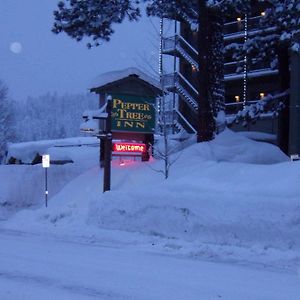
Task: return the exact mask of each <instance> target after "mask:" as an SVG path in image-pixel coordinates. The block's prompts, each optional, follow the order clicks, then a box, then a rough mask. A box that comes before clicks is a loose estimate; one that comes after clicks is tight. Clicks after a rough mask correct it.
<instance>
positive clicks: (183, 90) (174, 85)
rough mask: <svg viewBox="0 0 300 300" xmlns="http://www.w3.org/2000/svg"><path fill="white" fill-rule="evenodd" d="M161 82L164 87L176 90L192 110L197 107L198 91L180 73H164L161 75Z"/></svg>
mask: <svg viewBox="0 0 300 300" xmlns="http://www.w3.org/2000/svg"><path fill="white" fill-rule="evenodd" d="M162 84H163V86H164V88H165V89H167V90H169V91H172V92H178V93H179V94H180V95H181V96H182V98H183V99H184V100H185V101H186V103H187V104H188V105H189V106H190V107H191V108H192V109H193V110H197V109H198V104H197V98H198V92H197V90H196V89H195V88H194V87H193V86H192V85H191V84H190V83H189V82H188V80H186V79H185V78H184V76H182V75H181V74H180V73H171V74H166V75H164V76H163V77H162Z"/></svg>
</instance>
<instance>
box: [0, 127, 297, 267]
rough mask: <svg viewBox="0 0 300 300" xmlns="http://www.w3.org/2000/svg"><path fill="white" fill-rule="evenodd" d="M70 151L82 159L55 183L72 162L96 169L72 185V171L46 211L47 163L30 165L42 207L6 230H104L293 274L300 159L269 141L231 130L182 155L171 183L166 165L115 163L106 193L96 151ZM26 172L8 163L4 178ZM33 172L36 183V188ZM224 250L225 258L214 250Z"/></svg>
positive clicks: (15, 220)
mask: <svg viewBox="0 0 300 300" xmlns="http://www.w3.org/2000/svg"><path fill="white" fill-rule="evenodd" d="M65 151H66V150H65ZM72 151H78V152H81V155H77V161H76V163H75V164H74V165H72V164H70V165H65V166H56V167H53V166H51V167H50V170H49V176H50V178H51V176H53V177H55V180H58V181H59V180H60V178H61V177H64V176H66V173H67V172H71V174H73V176H74V175H75V174H74V171H73V168H74V167H75V166H77V168H78V171H79V170H82V172H83V171H84V170H86V169H87V167H91V165H92V163H87V161H90V162H94V164H93V167H92V168H90V169H89V170H88V171H86V172H83V173H82V174H81V175H80V176H78V177H76V178H75V179H73V180H71V179H72V178H71V177H72V176H71V175H69V178H70V180H71V181H69V183H68V184H67V185H66V186H65V187H64V188H63V189H62V190H61V191H60V192H59V193H57V194H56V195H55V196H53V197H52V198H51V199H50V202H49V207H48V208H45V207H43V196H42V186H43V185H42V184H43V182H42V181H41V178H40V177H41V176H42V171H41V170H40V169H41V167H40V166H39V167H37V166H35V167H32V166H30V167H29V166H28V167H25V168H27V172H28V173H31V175H30V176H32V177H31V179H32V185H31V187H30V183H29V182H28V187H27V188H28V189H31V191H32V195H33V198H32V200H33V202H34V204H36V202H37V201H36V199H37V196H36V190H39V192H40V208H39V209H35V210H28V209H27V210H23V211H21V212H20V213H18V214H17V215H15V217H14V218H11V219H10V220H9V221H8V222H6V226H7V227H8V228H15V229H19V228H22V229H23V230H31V231H43V232H45V231H49V232H53V231H55V232H57V231H59V232H60V233H64V234H70V233H73V234H74V233H76V234H79V235H92V236H94V237H95V238H97V236H98V235H99V234H100V235H101V231H99V230H100V229H101V230H108V229H109V230H111V229H113V230H122V231H127V232H131V233H133V232H135V233H138V234H143V235H145V237H146V240H152V239H158V240H159V241H160V242H157V241H156V242H157V243H158V244H160V245H161V246H162V245H163V246H162V247H164V248H165V247H167V248H168V247H169V248H170V249H177V251H178V252H179V253H182V254H188V255H195V256H197V255H200V256H205V257H209V256H211V255H212V256H214V255H221V259H222V257H223V256H225V257H227V259H228V257H229V258H234V257H235V259H241V260H242V259H244V258H245V257H247V259H248V260H253V261H258V262H260V263H267V264H269V265H272V264H274V261H273V260H276V263H275V265H276V266H278V267H282V266H286V265H287V266H288V267H291V268H293V266H294V263H295V261H297V260H298V259H299V256H298V255H297V251H299V250H300V199H299V194H300V185H299V180H300V163H299V162H290V161H289V160H288V158H287V157H286V156H285V155H284V154H282V153H281V152H280V150H279V149H278V148H277V147H275V146H273V145H271V144H267V143H258V142H255V141H252V140H249V139H247V138H245V137H242V136H241V135H238V134H235V133H232V132H231V131H229V130H226V131H225V132H224V133H222V134H221V135H219V136H218V137H217V138H216V139H215V140H214V141H213V142H210V143H203V144H195V145H192V146H190V147H189V148H186V149H185V150H184V151H182V153H178V154H175V155H179V157H178V160H177V161H176V163H175V164H174V165H173V166H172V167H171V172H170V178H169V179H168V180H164V179H163V176H162V174H161V173H159V172H156V171H155V170H157V171H159V170H161V169H162V162H161V161H157V160H152V161H151V162H149V163H141V162H131V163H127V164H126V165H125V166H120V165H119V164H118V161H113V168H112V190H111V191H110V192H107V193H105V194H103V193H102V171H99V169H98V166H97V150H96V149H93V151H92V152H91V151H90V149H89V148H88V147H87V148H84V147H83V148H81V147H78V149H76V150H74V149H72ZM23 168H24V166H1V169H0V170H1V172H2V175H1V176H2V177H5V174H6V175H8V174H9V173H6V172H9V171H10V170H12V169H14V170H18V171H19V170H22V169H23ZM36 168H39V172H36V170H35V169H36ZM59 168H61V169H59ZM29 169H30V171H29ZM32 170H34V171H33V172H31V171H32ZM59 170H63V171H62V172H61V174H60V171H59ZM34 172H36V173H34ZM33 174H35V175H33ZM20 176H22V175H20ZM34 176H35V177H36V178H38V177H39V181H40V184H41V187H40V188H38V189H37V185H36V182H37V180H35V179H34V178H33V177H34ZM52 180H54V179H52ZM54 185H55V184H54V181H53V184H52V186H54ZM49 190H50V195H51V188H50V189H49ZM15 201H16V202H15V206H16V207H17V206H18V200H17V198H15ZM10 205H14V204H13V203H11V204H10ZM113 232H117V231H113ZM102 234H103V232H102ZM110 236H113V234H112V235H110ZM166 245H167V246H166ZM220 246H222V251H221V252H222V253H223V254H220V249H219V250H216V248H218V247H220ZM241 249H244V250H241ZM245 249H247V251H246V250H245ZM243 251H246V252H245V253H244V252H243ZM283 253H284V254H283ZM244 256H245V257H244Z"/></svg>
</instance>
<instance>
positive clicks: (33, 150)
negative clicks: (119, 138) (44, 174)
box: [6, 137, 99, 164]
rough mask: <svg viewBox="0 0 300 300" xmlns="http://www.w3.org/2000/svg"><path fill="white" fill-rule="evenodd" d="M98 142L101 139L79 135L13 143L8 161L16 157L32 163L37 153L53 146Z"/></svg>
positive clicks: (45, 151) (41, 153) (40, 153)
mask: <svg viewBox="0 0 300 300" xmlns="http://www.w3.org/2000/svg"><path fill="white" fill-rule="evenodd" d="M97 143H99V141H98V140H97V139H96V138H95V137H77V138H67V139H57V140H43V141H35V142H24V143H11V144H10V145H9V146H8V153H7V157H6V162H8V161H9V159H10V158H15V159H17V160H19V161H21V162H22V163H24V164H31V162H32V161H33V159H34V158H35V157H36V155H43V154H46V153H48V152H49V151H50V149H51V148H53V147H70V146H81V145H95V144H97ZM51 152H52V153H57V151H55V150H53V149H51ZM56 155H57V154H56ZM54 160H55V159H54Z"/></svg>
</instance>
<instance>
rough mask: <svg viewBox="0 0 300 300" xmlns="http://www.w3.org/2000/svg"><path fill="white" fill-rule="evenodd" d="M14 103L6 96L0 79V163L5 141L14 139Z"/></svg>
mask: <svg viewBox="0 0 300 300" xmlns="http://www.w3.org/2000/svg"><path fill="white" fill-rule="evenodd" d="M13 111H14V104H13V102H12V101H11V100H9V98H8V89H7V87H6V85H5V84H4V83H3V82H2V81H0V163H1V162H2V160H3V158H4V156H5V152H6V147H7V143H9V142H12V141H13V139H14V127H13V126H14V120H13V119H14V113H13Z"/></svg>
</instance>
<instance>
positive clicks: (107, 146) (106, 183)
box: [103, 96, 112, 193]
mask: <svg viewBox="0 0 300 300" xmlns="http://www.w3.org/2000/svg"><path fill="white" fill-rule="evenodd" d="M106 112H107V118H106V124H105V127H106V128H105V131H106V137H105V141H104V173H103V193H105V192H106V191H109V190H110V173H111V147H112V134H111V96H108V97H107V105H106Z"/></svg>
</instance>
